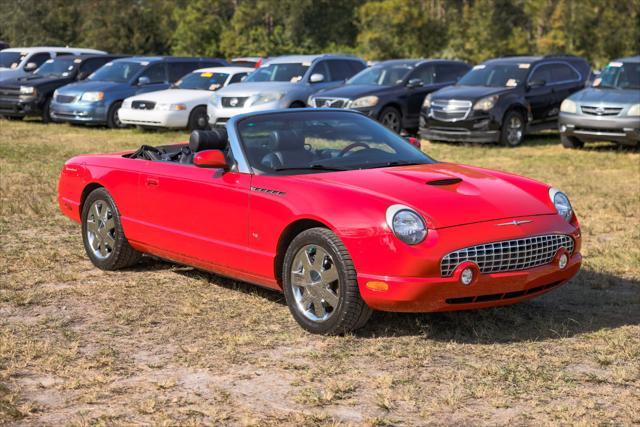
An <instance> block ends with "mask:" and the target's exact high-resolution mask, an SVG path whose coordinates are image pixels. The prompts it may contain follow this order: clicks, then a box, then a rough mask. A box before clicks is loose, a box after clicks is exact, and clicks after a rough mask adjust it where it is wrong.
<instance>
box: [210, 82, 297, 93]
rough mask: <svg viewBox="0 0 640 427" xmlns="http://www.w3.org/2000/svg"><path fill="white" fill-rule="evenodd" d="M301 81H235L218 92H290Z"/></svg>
mask: <svg viewBox="0 0 640 427" xmlns="http://www.w3.org/2000/svg"><path fill="white" fill-rule="evenodd" d="M300 85H301V83H290V82H249V83H234V84H232V85H229V86H226V87H223V88H222V89H219V90H218V91H217V92H216V95H219V96H251V95H255V94H257V93H262V92H282V93H285V94H286V93H288V92H289V91H291V90H294V89H295V88H297V87H300Z"/></svg>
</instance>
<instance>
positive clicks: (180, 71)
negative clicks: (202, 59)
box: [168, 62, 207, 83]
mask: <svg viewBox="0 0 640 427" xmlns="http://www.w3.org/2000/svg"><path fill="white" fill-rule="evenodd" d="M168 65H169V81H170V82H172V83H173V82H175V81H177V80H179V79H180V78H182V77H184V76H185V75H186V74H189V73H190V72H192V71H193V70H195V69H197V68H199V67H202V68H204V67H206V66H207V65H205V64H204V63H202V64H201V63H198V62H169V63H168Z"/></svg>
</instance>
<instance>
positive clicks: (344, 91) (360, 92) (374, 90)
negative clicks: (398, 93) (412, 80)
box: [316, 85, 397, 99]
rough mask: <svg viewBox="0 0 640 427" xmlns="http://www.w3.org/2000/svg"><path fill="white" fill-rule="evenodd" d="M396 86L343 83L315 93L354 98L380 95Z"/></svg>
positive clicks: (321, 95) (317, 95)
mask: <svg viewBox="0 0 640 427" xmlns="http://www.w3.org/2000/svg"><path fill="white" fill-rule="evenodd" d="M396 87H397V86H378V85H344V86H340V87H338V88H335V89H327V90H323V91H320V92H318V93H317V94H316V97H319V98H323V97H331V98H333V97H335V98H348V99H356V98H360V97H361V96H368V95H382V94H384V93H386V92H390V91H392V90H393V89H395V88H396Z"/></svg>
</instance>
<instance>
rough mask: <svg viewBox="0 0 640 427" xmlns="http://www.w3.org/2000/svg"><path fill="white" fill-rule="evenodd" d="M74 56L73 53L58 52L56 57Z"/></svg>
mask: <svg viewBox="0 0 640 427" xmlns="http://www.w3.org/2000/svg"><path fill="white" fill-rule="evenodd" d="M69 55H73V53H71V52H56V56H69Z"/></svg>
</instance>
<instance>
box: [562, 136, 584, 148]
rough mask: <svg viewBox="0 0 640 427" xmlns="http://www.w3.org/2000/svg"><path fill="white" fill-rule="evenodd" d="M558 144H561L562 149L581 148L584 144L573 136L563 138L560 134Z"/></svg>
mask: <svg viewBox="0 0 640 427" xmlns="http://www.w3.org/2000/svg"><path fill="white" fill-rule="evenodd" d="M560 142H562V146H563V147H564V148H582V147H584V142H583V141H581V140H580V139H578V138H576V137H575V136H565V135H562V134H560Z"/></svg>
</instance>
